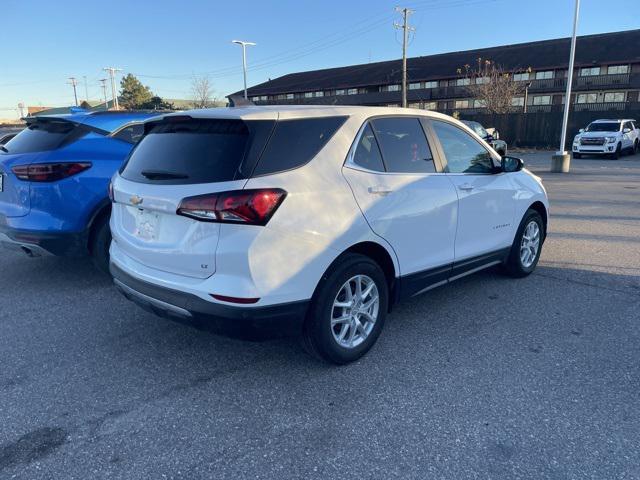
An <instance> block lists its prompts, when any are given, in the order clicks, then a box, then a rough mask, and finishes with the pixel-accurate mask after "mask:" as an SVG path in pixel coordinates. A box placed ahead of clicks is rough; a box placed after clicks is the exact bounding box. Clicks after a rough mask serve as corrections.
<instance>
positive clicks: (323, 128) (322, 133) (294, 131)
mask: <svg viewBox="0 0 640 480" xmlns="http://www.w3.org/2000/svg"><path fill="white" fill-rule="evenodd" d="M346 119H347V117H317V118H301V119H296V120H279V121H278V122H277V123H276V126H275V129H274V131H273V133H272V135H271V138H270V139H269V143H268V144H267V146H266V147H265V150H264V152H263V153H262V156H261V157H260V160H259V162H258V165H257V166H256V168H255V170H254V172H253V175H255V176H259V175H269V174H272V173H277V172H284V171H285V170H291V169H293V168H298V167H301V166H302V165H305V164H306V163H307V162H309V161H311V160H312V159H313V157H315V156H316V155H317V154H318V152H319V151H320V150H322V148H323V147H324V146H325V145H326V143H327V142H328V141H329V140H330V139H331V137H332V136H333V134H334V133H336V131H338V129H339V128H340V127H341V126H342V124H343V123H344V122H345V120H346Z"/></svg>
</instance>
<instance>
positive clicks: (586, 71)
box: [580, 67, 600, 77]
mask: <svg viewBox="0 0 640 480" xmlns="http://www.w3.org/2000/svg"><path fill="white" fill-rule="evenodd" d="M594 75H600V67H589V68H581V69H580V76H581V77H592V76H594Z"/></svg>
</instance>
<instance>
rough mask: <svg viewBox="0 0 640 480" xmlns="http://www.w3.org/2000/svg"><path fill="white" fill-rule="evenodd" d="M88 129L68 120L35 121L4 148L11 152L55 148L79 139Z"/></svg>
mask: <svg viewBox="0 0 640 480" xmlns="http://www.w3.org/2000/svg"><path fill="white" fill-rule="evenodd" d="M87 131H88V130H85V129H82V128H80V127H79V126H78V125H76V124H74V123H71V122H67V121H58V120H47V121H35V122H32V123H30V124H29V125H28V126H27V128H25V129H24V130H22V131H21V132H20V133H19V134H18V135H16V136H15V137H13V138H12V139H11V140H9V141H8V142H7V143H6V145H4V150H5V151H7V152H9V153H29V152H44V151H48V150H55V149H56V148H59V147H61V146H62V145H64V144H67V143H69V142H71V141H74V140H77V139H78V138H80V137H82V136H83V135H84V134H86V133H87Z"/></svg>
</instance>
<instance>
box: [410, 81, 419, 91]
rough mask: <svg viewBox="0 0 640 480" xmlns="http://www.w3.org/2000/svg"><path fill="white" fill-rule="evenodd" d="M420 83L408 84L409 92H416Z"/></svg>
mask: <svg viewBox="0 0 640 480" xmlns="http://www.w3.org/2000/svg"><path fill="white" fill-rule="evenodd" d="M421 85H422V84H421V83H420V82H415V83H410V84H409V90H418V89H419V88H422V87H421Z"/></svg>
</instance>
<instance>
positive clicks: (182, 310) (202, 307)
mask: <svg viewBox="0 0 640 480" xmlns="http://www.w3.org/2000/svg"><path fill="white" fill-rule="evenodd" d="M110 271H111V275H112V276H113V281H114V283H115V286H116V288H117V289H118V290H119V291H120V292H121V293H122V294H123V295H124V296H125V297H126V298H127V299H128V300H131V301H132V302H134V303H136V304H138V305H139V306H140V307H142V308H143V309H145V310H147V311H149V312H151V313H154V314H156V315H158V316H161V317H165V318H169V319H171V320H175V321H178V322H181V323H187V324H189V325H192V326H195V327H198V328H202V329H205V330H211V331H213V332H215V333H220V334H223V335H229V336H234V337H243V338H254V337H262V336H265V335H266V336H289V335H294V334H297V333H299V332H300V331H301V329H302V324H303V321H304V318H305V315H306V312H307V308H308V306H309V302H308V301H300V302H291V303H281V304H277V305H269V306H265V307H236V306H232V305H225V304H221V303H215V302H213V301H211V302H208V301H206V300H204V299H202V298H200V297H198V296H196V295H193V294H190V293H185V292H180V291H178V290H173V289H169V288H166V287H161V286H159V285H155V284H152V283H149V282H146V281H144V280H140V279H138V278H135V277H133V276H132V275H129V274H128V273H126V272H125V271H124V270H122V269H121V268H119V267H118V266H117V265H115V264H114V263H113V262H112V263H111V265H110Z"/></svg>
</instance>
